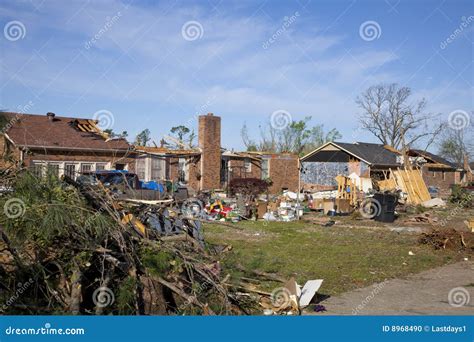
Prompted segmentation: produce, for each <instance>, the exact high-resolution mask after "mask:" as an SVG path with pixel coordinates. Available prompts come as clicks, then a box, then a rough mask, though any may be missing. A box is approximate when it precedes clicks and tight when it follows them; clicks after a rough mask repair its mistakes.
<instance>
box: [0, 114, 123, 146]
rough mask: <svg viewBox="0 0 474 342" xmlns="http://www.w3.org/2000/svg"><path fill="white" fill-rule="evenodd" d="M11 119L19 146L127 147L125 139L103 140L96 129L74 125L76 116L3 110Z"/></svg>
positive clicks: (10, 134) (11, 131)
mask: <svg viewBox="0 0 474 342" xmlns="http://www.w3.org/2000/svg"><path fill="white" fill-rule="evenodd" d="M0 115H2V116H4V117H5V118H6V119H7V120H8V122H9V126H10V127H9V128H8V129H7V130H6V134H7V135H8V137H9V138H10V139H11V140H12V141H13V142H14V143H15V144H16V145H17V146H22V147H29V148H35V147H37V148H49V149H54V148H62V149H64V148H70V149H80V150H110V151H118V150H128V149H129V147H130V145H129V144H128V142H127V141H126V140H125V139H109V140H107V139H104V137H103V136H102V135H100V134H97V133H94V132H83V131H80V130H79V129H77V128H76V127H74V121H75V120H77V118H70V117H63V116H55V117H54V119H53V120H50V119H49V118H48V117H47V116H46V115H34V114H21V113H13V112H3V113H0Z"/></svg>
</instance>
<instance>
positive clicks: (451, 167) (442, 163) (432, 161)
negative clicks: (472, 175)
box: [408, 150, 468, 197]
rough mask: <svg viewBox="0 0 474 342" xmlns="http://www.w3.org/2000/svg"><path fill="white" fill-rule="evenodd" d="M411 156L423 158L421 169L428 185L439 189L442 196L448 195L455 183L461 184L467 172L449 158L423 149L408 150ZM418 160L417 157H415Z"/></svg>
mask: <svg viewBox="0 0 474 342" xmlns="http://www.w3.org/2000/svg"><path fill="white" fill-rule="evenodd" d="M408 155H409V156H410V158H418V159H421V163H420V169H421V174H422V176H423V180H424V181H425V183H426V185H428V186H433V187H435V188H437V189H438V190H439V194H440V196H441V197H447V196H449V194H450V193H451V188H452V186H453V185H455V184H461V183H462V182H463V180H464V179H465V177H466V176H467V172H468V171H465V170H463V169H462V168H458V167H457V166H456V165H455V164H454V163H451V162H449V161H448V160H446V159H444V158H442V157H440V156H438V155H436V154H433V153H430V152H427V151H422V150H410V151H408ZM415 160H416V159H415Z"/></svg>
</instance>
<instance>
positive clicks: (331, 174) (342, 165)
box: [301, 162, 349, 186]
mask: <svg viewBox="0 0 474 342" xmlns="http://www.w3.org/2000/svg"><path fill="white" fill-rule="evenodd" d="M302 166H303V172H302V174H301V180H302V182H304V183H310V184H318V185H330V186H337V183H336V181H335V179H334V178H335V177H336V176H337V175H340V174H347V172H348V170H349V163H347V162H303V163H302Z"/></svg>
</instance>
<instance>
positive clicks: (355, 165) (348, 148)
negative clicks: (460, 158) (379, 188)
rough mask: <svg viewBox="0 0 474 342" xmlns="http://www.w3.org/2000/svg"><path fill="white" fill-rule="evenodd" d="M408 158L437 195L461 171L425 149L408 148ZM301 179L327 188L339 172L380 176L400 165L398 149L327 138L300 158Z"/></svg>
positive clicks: (458, 181) (457, 178) (455, 180)
mask: <svg viewBox="0 0 474 342" xmlns="http://www.w3.org/2000/svg"><path fill="white" fill-rule="evenodd" d="M408 156H409V160H410V162H411V163H412V165H413V166H415V167H417V168H419V169H420V170H421V172H422V175H423V179H424V181H425V183H426V185H427V186H432V187H436V188H438V189H439V194H440V195H441V197H446V196H448V195H449V193H450V190H451V187H452V186H453V185H454V184H461V182H462V180H463V179H464V177H465V176H464V173H465V171H463V170H460V169H458V168H456V166H455V165H453V164H452V163H450V162H449V161H447V160H445V159H443V158H441V157H439V156H437V155H435V154H433V153H430V152H427V151H421V150H416V149H412V150H409V151H408ZM301 162H302V170H303V171H302V176H301V178H302V181H303V182H304V183H306V184H310V185H312V186H313V187H314V188H317V189H331V188H334V186H335V185H336V181H335V179H334V178H335V177H336V176H337V175H339V174H341V175H344V176H349V175H350V174H351V173H353V172H354V173H356V174H357V175H358V176H361V177H371V178H373V179H384V178H385V177H389V176H390V169H397V168H399V167H402V164H403V157H402V154H401V152H399V151H397V150H396V149H394V148H393V147H391V146H387V145H382V144H372V143H364V142H356V143H343V142H328V143H326V144H324V145H322V146H321V147H319V148H317V149H316V150H314V151H312V152H310V153H308V154H307V155H306V156H304V157H302V158H301Z"/></svg>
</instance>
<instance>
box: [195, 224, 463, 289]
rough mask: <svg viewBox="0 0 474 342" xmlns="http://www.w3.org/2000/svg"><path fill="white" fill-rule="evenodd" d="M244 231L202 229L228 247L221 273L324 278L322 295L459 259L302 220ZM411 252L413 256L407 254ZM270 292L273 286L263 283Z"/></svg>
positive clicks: (385, 235)
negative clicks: (242, 270)
mask: <svg viewBox="0 0 474 342" xmlns="http://www.w3.org/2000/svg"><path fill="white" fill-rule="evenodd" d="M239 226H240V227H243V228H244V229H243V230H241V231H239V230H236V229H232V228H227V227H222V226H217V225H205V228H204V230H205V236H206V240H207V241H208V242H210V243H212V244H231V245H232V246H233V250H232V251H231V252H229V253H227V254H226V255H225V256H224V260H223V263H224V266H225V267H226V270H228V271H230V272H231V273H234V274H233V275H234V276H236V277H238V276H239V275H241V274H240V273H239V272H236V271H233V267H234V266H235V264H236V263H239V264H241V265H242V266H244V267H245V268H246V269H258V270H261V271H265V272H274V273H278V274H279V275H281V276H283V277H286V278H288V277H290V276H292V275H294V276H295V278H296V279H297V281H298V283H299V284H304V283H305V282H306V281H307V280H309V279H324V283H323V286H322V288H321V290H320V293H322V294H328V295H335V294H338V293H341V292H345V291H348V290H351V289H354V288H357V287H363V286H368V285H370V284H373V283H376V282H381V281H384V280H386V279H390V278H397V277H404V276H407V275H408V274H412V273H417V272H420V271H423V270H426V269H430V268H433V267H436V266H441V265H444V264H447V263H449V262H453V261H455V260H458V259H459V258H460V256H458V255H457V254H456V253H455V252H452V251H435V250H433V249H431V248H430V247H429V246H426V245H422V246H421V245H418V244H417V238H418V236H417V235H413V234H399V233H395V232H390V231H388V230H381V229H378V230H371V229H363V228H352V229H351V228H342V227H338V226H337V224H336V225H334V226H332V227H329V228H326V227H321V226H319V225H315V224H311V223H304V222H290V223H283V222H271V223H264V222H243V223H240V224H239ZM409 251H412V252H413V253H415V255H414V256H410V255H408V252H409ZM262 286H263V289H267V290H270V289H272V288H273V287H274V286H275V284H271V283H266V284H262Z"/></svg>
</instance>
